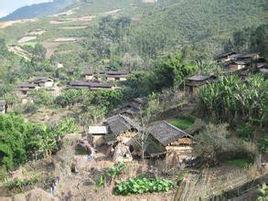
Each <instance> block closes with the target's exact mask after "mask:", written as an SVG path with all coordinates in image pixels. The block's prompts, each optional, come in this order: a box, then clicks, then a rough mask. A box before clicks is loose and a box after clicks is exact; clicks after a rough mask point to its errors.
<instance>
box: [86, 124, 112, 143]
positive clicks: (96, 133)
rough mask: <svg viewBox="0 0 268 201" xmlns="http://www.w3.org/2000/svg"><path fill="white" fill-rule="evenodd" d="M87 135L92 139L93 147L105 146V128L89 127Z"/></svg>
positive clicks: (106, 132) (106, 131)
mask: <svg viewBox="0 0 268 201" xmlns="http://www.w3.org/2000/svg"><path fill="white" fill-rule="evenodd" d="M88 134H90V135H91V136H92V137H93V144H94V146H102V145H104V144H105V136H106V135H107V134H108V130H107V127H106V126H89V128H88Z"/></svg>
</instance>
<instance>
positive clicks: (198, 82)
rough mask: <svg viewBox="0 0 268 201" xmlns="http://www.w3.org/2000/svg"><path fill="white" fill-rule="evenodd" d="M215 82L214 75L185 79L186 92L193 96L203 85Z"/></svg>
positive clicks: (215, 77)
mask: <svg viewBox="0 0 268 201" xmlns="http://www.w3.org/2000/svg"><path fill="white" fill-rule="evenodd" d="M215 81H217V76H215V75H195V76H192V77H189V78H187V79H186V83H185V87H186V91H187V92H188V94H190V95H195V94H196V93H197V92H198V90H199V88H200V87H201V86H203V85H206V84H209V83H212V82H215Z"/></svg>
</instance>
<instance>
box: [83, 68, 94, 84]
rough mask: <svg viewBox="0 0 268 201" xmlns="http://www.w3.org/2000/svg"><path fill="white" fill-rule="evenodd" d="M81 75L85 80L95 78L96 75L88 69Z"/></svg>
mask: <svg viewBox="0 0 268 201" xmlns="http://www.w3.org/2000/svg"><path fill="white" fill-rule="evenodd" d="M83 77H84V79H85V80H89V81H92V80H94V79H96V76H95V75H94V73H93V72H92V70H90V69H87V70H85V71H84V73H83Z"/></svg>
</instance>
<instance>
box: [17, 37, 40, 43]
mask: <svg viewBox="0 0 268 201" xmlns="http://www.w3.org/2000/svg"><path fill="white" fill-rule="evenodd" d="M36 38H37V36H24V37H22V38H21V39H19V40H18V44H24V43H27V42H29V41H32V40H35V39H36Z"/></svg>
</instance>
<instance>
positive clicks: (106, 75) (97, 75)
mask: <svg viewBox="0 0 268 201" xmlns="http://www.w3.org/2000/svg"><path fill="white" fill-rule="evenodd" d="M128 75H129V74H128V73H127V72H124V71H99V72H94V71H92V70H90V69H87V70H85V71H84V73H83V79H82V80H75V81H72V82H70V83H69V84H68V88H71V89H90V90H96V89H106V90H107V89H110V90H113V89H115V88H117V85H116V83H118V82H123V81H126V80H127V77H128Z"/></svg>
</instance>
